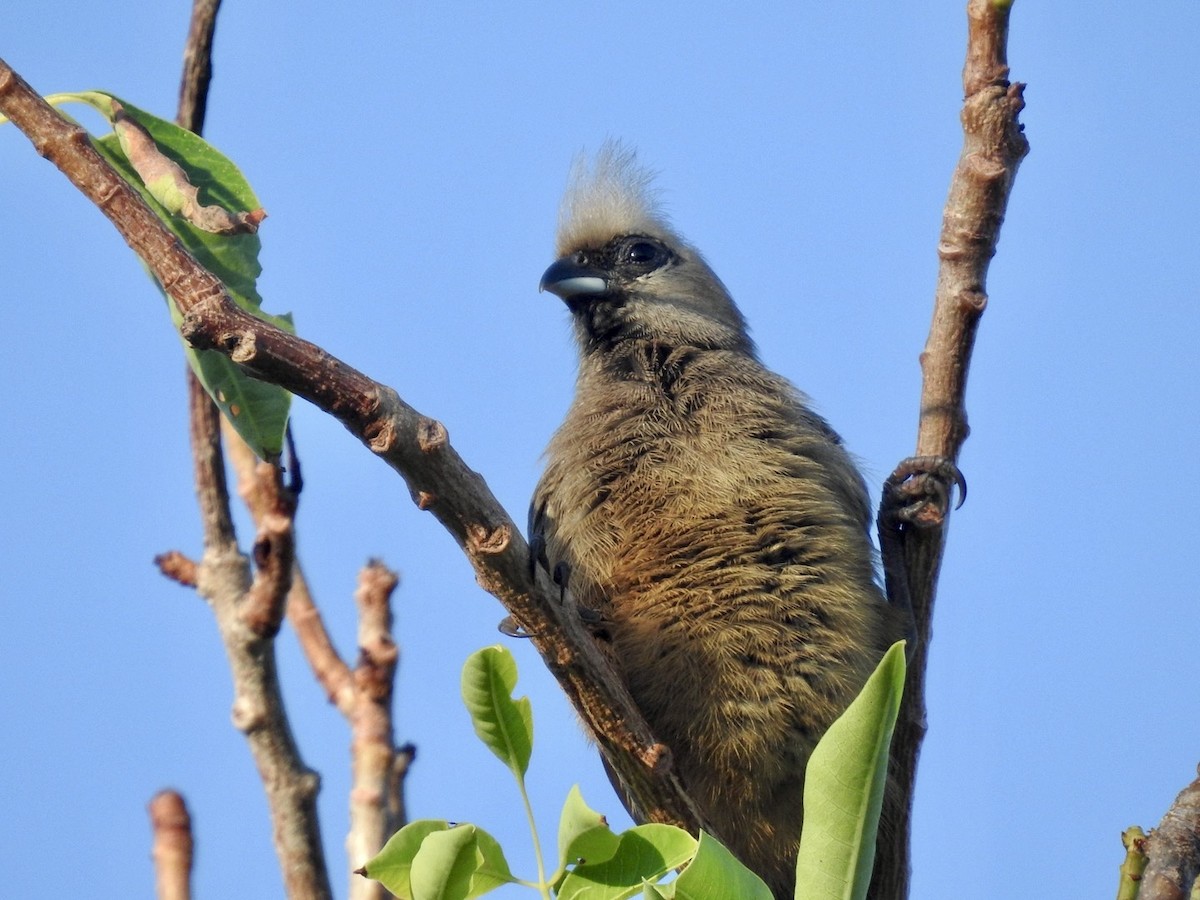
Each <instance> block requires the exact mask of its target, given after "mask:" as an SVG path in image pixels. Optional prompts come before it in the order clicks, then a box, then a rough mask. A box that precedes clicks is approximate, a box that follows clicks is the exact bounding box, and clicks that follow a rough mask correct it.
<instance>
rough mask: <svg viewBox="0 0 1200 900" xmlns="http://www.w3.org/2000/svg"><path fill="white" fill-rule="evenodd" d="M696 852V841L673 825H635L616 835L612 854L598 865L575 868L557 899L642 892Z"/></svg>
mask: <svg viewBox="0 0 1200 900" xmlns="http://www.w3.org/2000/svg"><path fill="white" fill-rule="evenodd" d="M695 853H696V839H695V838H694V837H692V836H691V835H690V834H688V833H687V832H686V831H684V830H683V829H682V828H676V827H675V826H674V825H659V824H650V825H638V826H637V827H636V828H631V829H629V830H628V831H626V832H623V833H622V834H621V835H620V840H619V843H618V845H617V850H616V852H615V853H614V854H613V855H612V857H611V858H609V859H607V860H605V861H604V862H601V863H595V864H586V865H581V866H576V867H575V868H574V869H573V870H572V871H571V872H570V873H569V874H568V875H567V877H566V878H564V879H563V882H562V887H561V888H560V889H559V891H558V900H624V898H627V897H633V896H636V895H637V894H640V893H642V885H643V882H645V881H657V880H658V879H660V878H662V877H663V876H664V875H666V874H667V873H668V872H670V871H671V870H672V869H677V868H679V867H680V866H682V865H683V864H684V863H686V862H687V861H688V860H689V859H691V858H692V856H693V855H695Z"/></svg>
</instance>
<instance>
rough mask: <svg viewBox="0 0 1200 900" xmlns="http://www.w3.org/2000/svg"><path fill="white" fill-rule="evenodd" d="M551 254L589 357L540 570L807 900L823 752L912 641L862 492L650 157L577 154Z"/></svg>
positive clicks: (659, 726)
mask: <svg viewBox="0 0 1200 900" xmlns="http://www.w3.org/2000/svg"><path fill="white" fill-rule="evenodd" d="M556 257H557V258H556V260H555V261H554V262H553V263H552V264H551V265H550V267H549V268H548V269H546V271H545V274H544V275H543V276H542V280H541V285H540V287H541V289H542V290H544V291H548V292H550V293H552V294H554V295H557V296H558V297H559V298H561V299H562V301H563V302H564V303H565V304H566V307H567V309H568V310H569V313H570V320H571V323H572V327H573V332H574V338H575V343H576V345H577V348H578V357H579V366H578V374H577V378H576V383H575V393H574V397H573V399H572V401H571V403H570V406H569V409H568V411H567V413H566V416H565V419H564V421H563V423H562V425H561V426H560V427H559V428H558V430H557V431H556V432H555V434H554V435H553V437H552V438H551V440H550V443H549V446H548V448H547V451H546V455H545V469H544V472H543V474H542V476H541V478H540V480H539V482H538V484H537V487H536V489H535V491H534V496H533V500H532V503H531V507H530V518H529V538H530V548H531V557H532V562H533V564H534V565H538V566H541V567H543V568H545V569H546V571H547V572H548V573H550V574H551V575H552V576H553V577H554V580H555V581H556V582H558V583H559V584H561V585H562V586H563V588H564V590H565V591H569V595H570V596H571V597H572V598H573V601H574V602H575V603H576V604H577V605H578V609H579V613H580V615H581V616H582V617H583V620H584V621H586V622H588V623H589V626H590V629H591V632H592V633H593V634H594V635H595V638H596V641H597V643H598V644H600V646H601V648H602V650H603V651H604V652H605V654H606V655H607V656H608V657H609V659H610V660H611V661H612V663H613V665H614V667H615V669H616V671H617V672H618V673H619V674H620V675H621V677H622V678H623V679H624V680H625V686H626V688H627V689H628V691H629V693H630V695H631V696H632V697H633V699H634V700H635V702H636V703H637V706H638V708H639V710H640V711H641V713H642V714H643V716H644V717H645V719H646V721H647V723H648V724H649V725H650V727H651V729H652V730H653V732H654V734H655V737H656V738H657V740H659V741H660V742H662V743H664V744H665V745H666V746H667V747H669V748H670V751H671V758H672V760H673V762H674V765H675V767H676V772H677V774H678V776H679V778H680V779H681V781H682V782H683V785H684V786H685V788H686V789H687V791H688V793H689V795H690V796H691V798H692V799H693V801H694V802H695V803H696V804H697V807H698V809H699V810H700V812H701V814H702V818H703V819H704V821H705V822H706V823H707V824H708V825H709V826H710V827H712V828H713V829H715V831H716V833H717V834H716V836H717V837H718V838H719V839H720V840H721V841H722V842H723V843H724V844H725V845H726V846H727V847H728V848H729V849H730V850H731V851H732V852H733V853H734V855H735V856H737V857H738V858H739V859H740V860H741V861H742V862H743V863H744V864H746V865H747V866H748V867H749V868H750V869H751V870H753V871H754V872H756V873H757V874H758V875H759V876H760V877H761V878H762V879H763V880H764V881H765V882H766V883H767V885H768V886H769V887H770V888H771V890H772V892H773V893H774V895H775V896H776V897H777V898H784V897H788V898H790V897H791V896H792V895H793V890H794V882H795V859H796V852H797V847H798V841H799V836H800V830H801V825H802V822H803V812H802V798H803V789H804V770H805V764H806V763H807V760H808V758H809V756H810V754H811V753H812V750H813V748H814V746H815V745H816V742H817V741H818V739H819V738H820V737H821V735H822V734H823V733H824V732H825V730H826V729H827V728H828V727H829V725H830V724H831V723H832V722H833V721H834V719H835V718H837V716H838V715H840V714H841V713H842V712H843V711H844V710H845V708H846V707H847V706H848V705H849V703H850V701H851V700H852V699H853V698H854V697H855V695H856V694H857V693H858V691H859V690H860V689H861V687H862V686H863V684H864V682H865V681H866V679H867V677H868V676H869V674H870V673H871V671H872V670H873V669H874V667H875V666H876V664H877V663H878V662H879V660H880V659H881V657H882V655H883V653H884V652H885V650H886V649H887V647H889V646H890V645H891V644H892V643H893V642H894V641H896V640H899V639H901V638H902V637H903V636H904V633H905V625H904V620H903V616H902V615H901V614H899V613H898V612H897V609H896V608H895V607H894V606H890V605H889V604H888V602H887V599H886V597H885V595H884V592H883V590H882V589H881V587H880V584H879V580H878V573H877V554H876V552H875V549H874V545H873V543H872V540H871V534H870V527H871V523H872V510H871V506H870V501H869V495H868V491H867V487H866V484H865V482H864V480H863V477H862V475H861V474H860V473H859V470H858V467H857V465H856V463H855V461H854V459H853V458H852V457H851V455H850V453H849V452H848V451H847V449H846V448H845V446H844V444H843V442H842V440H841V438H840V437H839V436H838V434H837V433H836V432H835V431H834V430H833V428H832V427H831V426H830V425H829V424H828V423H827V422H826V421H825V420H824V419H823V418H822V417H821V416H820V415H819V414H818V413H817V412H815V411H814V410H813V407H812V403H811V401H810V400H809V399H808V398H807V397H806V396H805V395H804V394H802V393H801V392H800V391H799V390H797V389H796V388H795V387H793V386H792V385H791V384H790V383H789V382H788V381H787V380H786V379H784V378H783V377H781V376H780V375H778V374H776V373H775V372H773V371H771V370H770V369H768V368H767V367H766V366H765V365H764V364H763V363H762V362H761V361H760V359H759V355H758V352H757V350H756V347H755V344H754V342H753V341H752V339H751V338H750V335H749V332H748V329H747V324H746V320H745V318H744V317H743V315H742V313H741V312H740V310H739V309H738V307H737V305H736V304H735V303H734V301H733V298H732V297H731V295H730V293H729V291H728V290H727V289H726V287H725V285H724V284H722V282H721V280H720V279H719V278H718V277H717V275H716V274H715V273H714V272H713V270H712V268H710V266H709V265H708V263H707V262H706V261H705V259H704V257H703V256H702V255H701V253H700V252H699V251H698V250H697V249H696V248H695V247H694V246H693V245H692V244H690V243H689V242H688V241H687V240H686V239H685V238H684V237H683V236H681V235H680V233H679V232H678V231H677V230H676V228H675V226H674V225H673V223H672V221H671V220H670V218H669V217H668V216H667V214H666V212H665V211H664V209H663V205H662V203H661V201H660V197H659V193H658V190H657V189H656V187H655V176H654V173H653V172H651V171H650V170H649V169H647V168H646V167H644V166H643V165H641V163H640V162H639V161H638V159H637V155H636V152H635V151H634V150H633V149H631V148H629V147H628V146H626V145H624V144H622V143H619V142H613V141H609V142H606V143H605V144H604V145H603V146H602V147H601V148H600V150H599V152H598V153H596V154H595V156H594V157H592V158H590V159H589V158H587V157H581V158H580V159H579V160H577V161H576V164H575V166H574V169H573V172H572V174H571V177H570V179H569V183H568V187H567V191H566V193H565V196H564V198H563V201H562V206H561V209H560V214H559V227H558V232H557V238H556ZM788 265H791V263H788ZM780 274H781V277H780V279H779V280H780V281H781V284H786V283H787V282H788V280H789V279H788V276H787V273H786V271H784V272H781V273H780ZM785 299H786V302H789V303H791V302H793V300H792V298H790V297H788V298H785ZM610 777H612V778H614V784H615V786H616V787H617V790H618V794H620V795H621V796H622V799H623V801H624V802H625V803H626V806H627V807H631V808H630V812H631V814H632V815H633V816H634V818H635V819H636V818H638V817H639V813H638V810H637V809H636V808H635V807H632V805H631V804H630V802H629V800H628V799H627V798H626V797H625V794H624V792H623V791H622V788H621V786H620V784H619V783H617V782H616V779H615V776H614V775H612V773H611V772H610Z"/></svg>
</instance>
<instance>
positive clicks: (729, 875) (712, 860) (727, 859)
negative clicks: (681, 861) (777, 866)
mask: <svg viewBox="0 0 1200 900" xmlns="http://www.w3.org/2000/svg"><path fill="white" fill-rule="evenodd" d="M673 884H674V887H675V897H676V898H677V900H743V898H744V900H772V896H771V889H770V888H769V887H767V885H766V884H765V883H764V882H763V880H762V879H761V878H759V877H758V876H757V875H755V874H754V873H753V872H751V871H750V870H749V869H747V868H746V867H745V866H744V865H742V863H741V862H740V861H739V860H738V859H737V858H736V857H735V856H734V855H733V854H732V853H730V852H729V851H728V850H727V849H726V848H725V846H724V845H723V844H722V843H721V842H720V841H718V840H717V839H716V838H714V837H713V836H712V835H711V834H706V833H704V832H703V831H702V832H700V842H699V845H698V846H697V847H696V856H695V858H694V859H693V860H692V861H691V862H690V863H688V866H687V868H686V869H684V870H683V872H682V874H680V876H679V877H678V878H676V879H675V881H674V882H673Z"/></svg>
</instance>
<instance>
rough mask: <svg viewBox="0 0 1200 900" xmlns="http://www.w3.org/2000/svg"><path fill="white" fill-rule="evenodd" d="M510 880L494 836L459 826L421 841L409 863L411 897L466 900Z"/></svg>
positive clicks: (432, 899)
mask: <svg viewBox="0 0 1200 900" xmlns="http://www.w3.org/2000/svg"><path fill="white" fill-rule="evenodd" d="M514 880H515V879H514V878H513V877H512V873H511V872H510V871H509V868H508V863H507V862H506V861H505V859H504V852H503V851H502V850H501V849H500V845H499V844H498V843H496V839H495V838H493V837H492V836H491V835H490V834H488V833H487V832H486V831H483V830H481V829H479V828H476V827H475V826H474V825H459V826H458V827H456V828H451V829H450V830H449V831H437V832H434V833H432V834H430V835H428V836H427V837H426V838H425V840H424V841H423V842H422V843H421V849H420V850H418V851H417V855H416V856H415V857H414V858H413V864H412V900H470V898H472V897H478V896H480V895H481V894H486V893H487V892H488V891H491V890H494V889H495V888H498V887H500V885H502V884H509V883H511V882H513V881H514Z"/></svg>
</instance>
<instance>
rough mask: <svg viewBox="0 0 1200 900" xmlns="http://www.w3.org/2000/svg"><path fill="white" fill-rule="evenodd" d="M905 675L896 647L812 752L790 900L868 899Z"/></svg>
mask: <svg viewBox="0 0 1200 900" xmlns="http://www.w3.org/2000/svg"><path fill="white" fill-rule="evenodd" d="M904 670H905V666H904V642H903V641H900V642H898V643H896V644H893V645H892V647H891V649H890V650H888V652H887V653H886V654H884V657H883V660H882V661H881V662H880V663H879V666H878V667H877V668H876V669H875V672H874V674H872V675H871V677H870V678H869V679H868V680H867V683H866V685H865V686H864V687H863V689H862V692H861V693H860V694H859V695H858V697H856V698H855V699H854V702H853V703H851V704H850V706H849V708H848V709H847V710H846V711H845V712H844V713H843V714H842V715H841V716H840V717H839V718H838V720H837V721H836V722H834V723H833V725H831V726H830V728H829V731H827V732H826V733H825V736H824V737H823V738H822V739H821V741H820V743H819V744H817V747H816V749H815V750H813V754H812V758H811V759H809V762H808V769H807V770H806V772H805V781H804V829H803V832H802V834H801V836H800V853H799V857H798V859H797V861H796V898H797V900H834V898H837V900H863V898H865V897H866V895H867V887H868V885H869V884H870V881H871V867H872V865H873V864H874V861H875V833H876V828H877V826H878V824H879V810H880V807H881V806H882V804H883V791H884V785H885V782H886V780H887V764H888V748H889V747H890V745H891V741H892V730H893V728H894V727H895V724H896V714H897V713H898V712H899V709H900V698H901V695H902V693H903V691H904Z"/></svg>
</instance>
